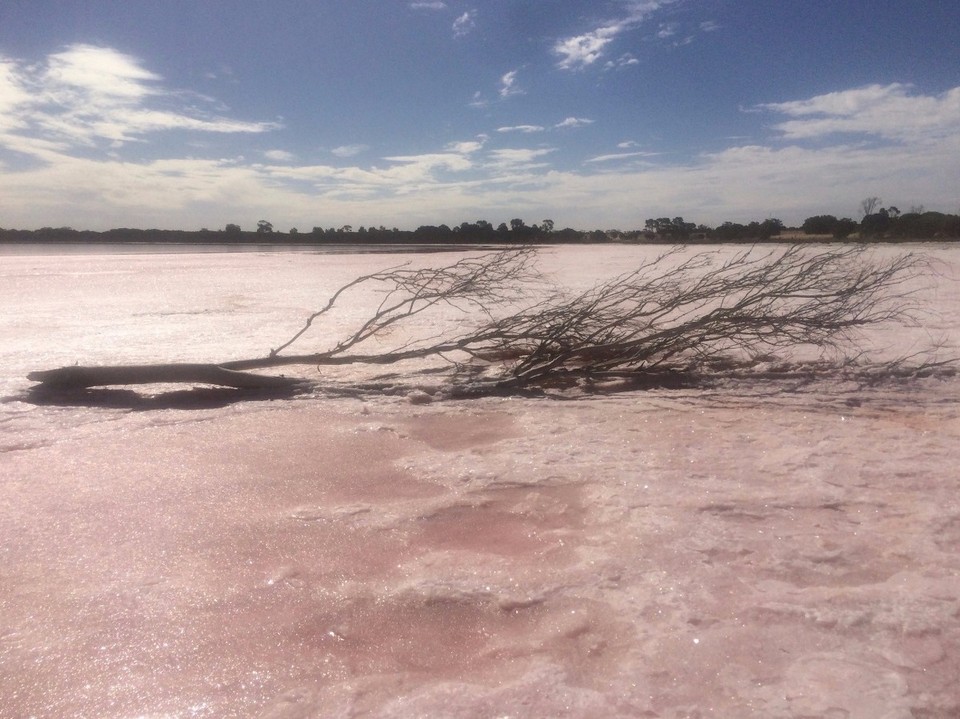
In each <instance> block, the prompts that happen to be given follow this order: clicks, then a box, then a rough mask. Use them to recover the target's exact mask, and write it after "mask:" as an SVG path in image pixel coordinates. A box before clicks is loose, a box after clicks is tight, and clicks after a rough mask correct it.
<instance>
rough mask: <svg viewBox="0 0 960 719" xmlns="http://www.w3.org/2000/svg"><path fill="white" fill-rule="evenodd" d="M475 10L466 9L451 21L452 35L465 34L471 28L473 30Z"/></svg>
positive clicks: (461, 35)
mask: <svg viewBox="0 0 960 719" xmlns="http://www.w3.org/2000/svg"><path fill="white" fill-rule="evenodd" d="M476 14H477V13H476V12H475V11H473V10H468V11H467V12H465V13H463V15H461V16H460V17H458V18H457V19H456V20H454V21H453V36H454V37H463V36H464V35H467V34H468V33H469V32H470V31H471V30H473V29H474V28H475V27H476V25H477V23H476V20H475V18H476Z"/></svg>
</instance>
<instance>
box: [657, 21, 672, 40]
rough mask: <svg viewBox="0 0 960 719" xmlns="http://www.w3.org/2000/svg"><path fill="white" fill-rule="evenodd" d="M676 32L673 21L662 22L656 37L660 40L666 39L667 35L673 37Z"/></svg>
mask: <svg viewBox="0 0 960 719" xmlns="http://www.w3.org/2000/svg"><path fill="white" fill-rule="evenodd" d="M676 34H677V24H676V23H675V22H670V23H662V24H661V25H660V29H659V30H658V31H657V37H658V38H660V39H661V40H666V39H667V38H669V37H673V36H674V35H676Z"/></svg>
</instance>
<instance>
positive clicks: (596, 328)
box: [28, 245, 930, 391]
mask: <svg viewBox="0 0 960 719" xmlns="http://www.w3.org/2000/svg"><path fill="white" fill-rule="evenodd" d="M535 256H536V255H535V250H534V249H531V248H518V249H508V250H503V251H499V252H493V253H487V254H482V255H479V256H469V257H466V258H462V259H460V260H458V261H457V262H454V263H452V264H449V265H446V266H443V267H440V268H429V267H428V268H411V267H410V266H409V265H401V266H396V267H391V268H387V269H385V270H382V271H379V272H375V273H371V274H367V275H363V276H361V277H358V278H356V279H355V280H353V281H351V282H349V283H347V284H346V285H344V286H343V287H341V288H339V289H338V290H337V291H336V292H334V293H333V294H332V295H331V296H330V298H329V299H328V301H327V302H326V304H324V306H323V307H321V309H319V310H318V311H316V312H314V313H312V314H311V315H309V316H308V317H307V318H306V320H305V321H304V323H303V325H302V327H300V329H298V330H297V331H296V332H295V333H294V334H293V335H292V336H291V337H290V338H288V339H287V340H286V341H284V342H283V343H281V344H280V345H279V346H278V347H276V348H275V349H272V350H271V351H270V352H269V353H268V354H267V355H266V356H264V357H259V358H253V359H248V360H238V361H230V362H223V363H216V364H160V365H139V366H114V367H65V368H60V369H55V370H46V371H41V372H34V373H31V374H30V375H28V377H29V378H30V379H32V380H35V381H38V382H41V383H43V384H44V385H46V386H52V387H56V388H60V389H70V388H83V387H91V386H106V385H118V384H119V385H127V384H140V383H150V382H188V383H209V384H219V385H224V386H230V387H242V388H257V387H264V388H271V387H280V386H283V387H289V386H293V385H294V384H295V383H298V382H302V381H303V380H298V379H294V378H286V377H277V376H273V375H263V374H253V373H250V372H249V370H253V369H267V368H278V367H284V366H290V365H316V366H324V365H327V366H329V365H343V364H354V363H365V364H393V363H397V362H401V361H404V360H411V359H417V358H427V357H442V358H444V359H447V360H448V361H449V362H450V363H451V367H452V368H453V373H452V374H453V381H454V382H457V381H458V380H464V378H469V381H470V382H471V383H472V384H473V385H474V386H475V387H476V388H477V389H478V391H484V390H491V389H496V390H501V391H503V390H506V391H509V390H512V389H522V388H530V387H533V386H544V385H548V384H554V383H569V382H571V381H578V380H580V379H583V378H598V377H608V376H611V375H619V376H625V375H631V376H634V377H644V376H647V377H661V376H664V375H665V374H673V375H676V374H677V373H685V374H686V375H688V376H690V375H694V374H703V373H709V371H710V370H711V368H713V367H716V366H717V363H718V361H719V360H720V359H721V358H725V357H730V356H738V357H741V358H744V357H747V358H749V357H757V356H760V355H765V354H768V353H776V352H790V351H795V350H797V349H799V348H804V347H805V348H808V349H810V348H812V349H814V350H815V351H816V353H817V356H818V360H820V361H821V362H822V360H823V358H824V357H829V358H830V360H831V361H832V362H835V363H836V365H837V366H838V367H840V366H844V367H849V366H850V365H851V364H852V363H854V362H858V361H860V360H862V359H863V352H864V347H863V344H862V339H863V333H862V331H863V330H864V329H865V328H867V327H869V326H873V325H878V324H883V323H898V324H901V325H904V324H907V325H915V324H917V323H918V322H919V321H920V319H921V314H922V313H921V308H920V307H919V306H918V304H917V301H916V292H917V290H918V287H919V285H918V282H917V280H918V279H919V278H920V277H921V276H922V275H923V274H924V273H925V272H927V271H929V269H930V265H929V262H928V261H927V260H926V259H925V258H924V257H923V256H920V255H916V254H912V253H908V254H902V255H899V256H896V257H892V258H890V257H888V258H883V257H881V256H879V255H877V254H876V253H874V252H873V251H871V250H870V249H868V248H867V247H865V246H860V245H853V246H832V247H829V248H827V249H822V248H820V249H816V250H814V249H811V248H808V247H802V246H792V247H788V248H786V249H782V248H780V249H765V250H763V251H757V250H756V249H748V250H742V251H737V252H735V253H734V254H730V253H729V252H724V251H721V250H717V251H711V252H700V253H698V254H694V255H692V256H688V254H687V250H685V249H683V248H675V249H672V250H669V251H666V252H664V253H662V254H661V255H659V256H657V257H654V258H652V259H650V260H646V261H643V262H642V263H641V264H640V265H639V266H638V267H637V268H636V269H633V270H631V271H630V272H627V273H625V274H623V275H620V276H618V277H614V278H612V279H610V280H607V281H605V282H602V283H600V284H598V285H596V286H594V287H592V288H590V289H588V290H586V291H584V292H580V293H577V294H570V293H569V292H565V291H563V290H562V289H561V288H556V287H554V286H552V285H550V284H549V283H548V282H547V281H546V279H545V278H544V277H543V276H541V275H540V273H539V272H538V270H537V267H536V264H535ZM354 292H376V293H379V296H380V302H379V304H378V305H377V306H376V308H375V310H374V311H373V312H372V314H371V315H370V316H369V317H368V318H366V319H365V320H363V321H361V322H359V324H358V325H357V326H355V327H354V328H353V330H352V331H348V332H347V333H345V335H344V336H342V337H341V338H340V339H338V340H337V341H335V342H334V343H333V344H332V346H329V347H328V348H326V349H322V350H320V351H316V352H311V353H306V354H293V353H290V352H289V350H290V348H291V347H292V346H293V345H294V344H296V343H301V342H303V341H304V338H305V337H307V336H308V335H310V333H311V330H314V329H315V328H316V327H317V326H318V325H322V323H323V321H324V319H325V318H326V317H327V315H329V314H330V313H331V312H333V311H334V310H335V309H336V308H337V307H338V306H340V305H341V304H342V303H344V302H346V301H348V300H347V298H348V297H349V296H351V294H352V293H354ZM438 310H443V311H445V312H447V313H449V312H451V311H453V312H455V313H456V314H457V315H458V316H462V318H464V319H465V320H469V321H470V322H469V326H468V329H466V330H458V331H448V332H446V333H443V334H440V335H431V334H426V335H423V334H418V333H417V332H415V331H413V332H412V331H410V330H409V326H410V325H411V324H414V323H416V322H419V323H420V324H421V325H424V324H427V325H429V324H430V323H428V322H424V321H423V320H424V319H425V318H428V317H430V316H431V313H435V312H437V311H438ZM401 328H403V329H404V331H403V332H397V331H396V330H398V329H401ZM388 337H399V338H400V339H398V340H396V342H395V343H394V344H392V345H390V344H387V345H384V344H383V342H384V340H385V338H388ZM371 348H372V349H371ZM921 365H922V366H929V363H928V362H921ZM481 366H482V367H485V368H487V369H490V368H493V371H492V372H486V373H485V374H484V376H483V378H478V376H477V373H476V371H475V370H476V369H477V367H481ZM897 366H898V368H900V369H902V367H903V363H902V361H899V364H898V365H897Z"/></svg>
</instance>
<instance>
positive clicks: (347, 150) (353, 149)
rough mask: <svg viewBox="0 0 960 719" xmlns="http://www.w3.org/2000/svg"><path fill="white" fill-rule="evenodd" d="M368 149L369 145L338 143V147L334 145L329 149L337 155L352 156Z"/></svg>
mask: <svg viewBox="0 0 960 719" xmlns="http://www.w3.org/2000/svg"><path fill="white" fill-rule="evenodd" d="M369 149H370V147H369V145H340V147H335V148H333V149H332V150H330V154H332V155H336V156H337V157H353V156H354V155H359V154H360V153H361V152H366V151H367V150H369Z"/></svg>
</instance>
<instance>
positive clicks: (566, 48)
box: [553, 0, 675, 70]
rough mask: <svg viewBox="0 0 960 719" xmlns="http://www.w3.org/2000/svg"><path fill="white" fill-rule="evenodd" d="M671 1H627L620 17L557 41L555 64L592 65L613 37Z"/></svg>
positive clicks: (569, 67) (567, 67)
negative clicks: (557, 59) (624, 12)
mask: <svg viewBox="0 0 960 719" xmlns="http://www.w3.org/2000/svg"><path fill="white" fill-rule="evenodd" d="M674 1H675V0H645V1H642V2H640V1H635V2H630V3H628V4H627V11H626V14H625V15H624V16H623V17H620V18H616V19H613V20H609V21H607V22H605V23H602V24H601V25H599V26H598V27H596V28H594V29H593V30H589V31H587V32H585V33H582V34H580V35H572V36H570V37H565V38H561V39H559V40H557V41H556V42H555V43H554V45H553V53H554V54H555V55H558V56H559V57H560V60H559V61H558V62H557V67H559V68H561V69H563V70H582V69H583V68H585V67H588V66H590V65H592V64H594V63H595V62H596V61H597V60H599V59H600V58H601V57H603V55H604V54H605V52H606V50H607V48H608V46H609V45H610V44H611V43H612V42H613V41H614V39H615V38H616V37H617V36H618V35H621V34H622V33H624V32H627V31H628V30H633V29H635V28H637V27H639V26H640V25H641V24H642V23H643V22H644V21H645V20H647V18H649V17H650V15H652V14H653V13H654V12H656V11H657V10H659V9H660V8H662V7H664V6H666V5H670V4H672V3H673V2H674Z"/></svg>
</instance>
